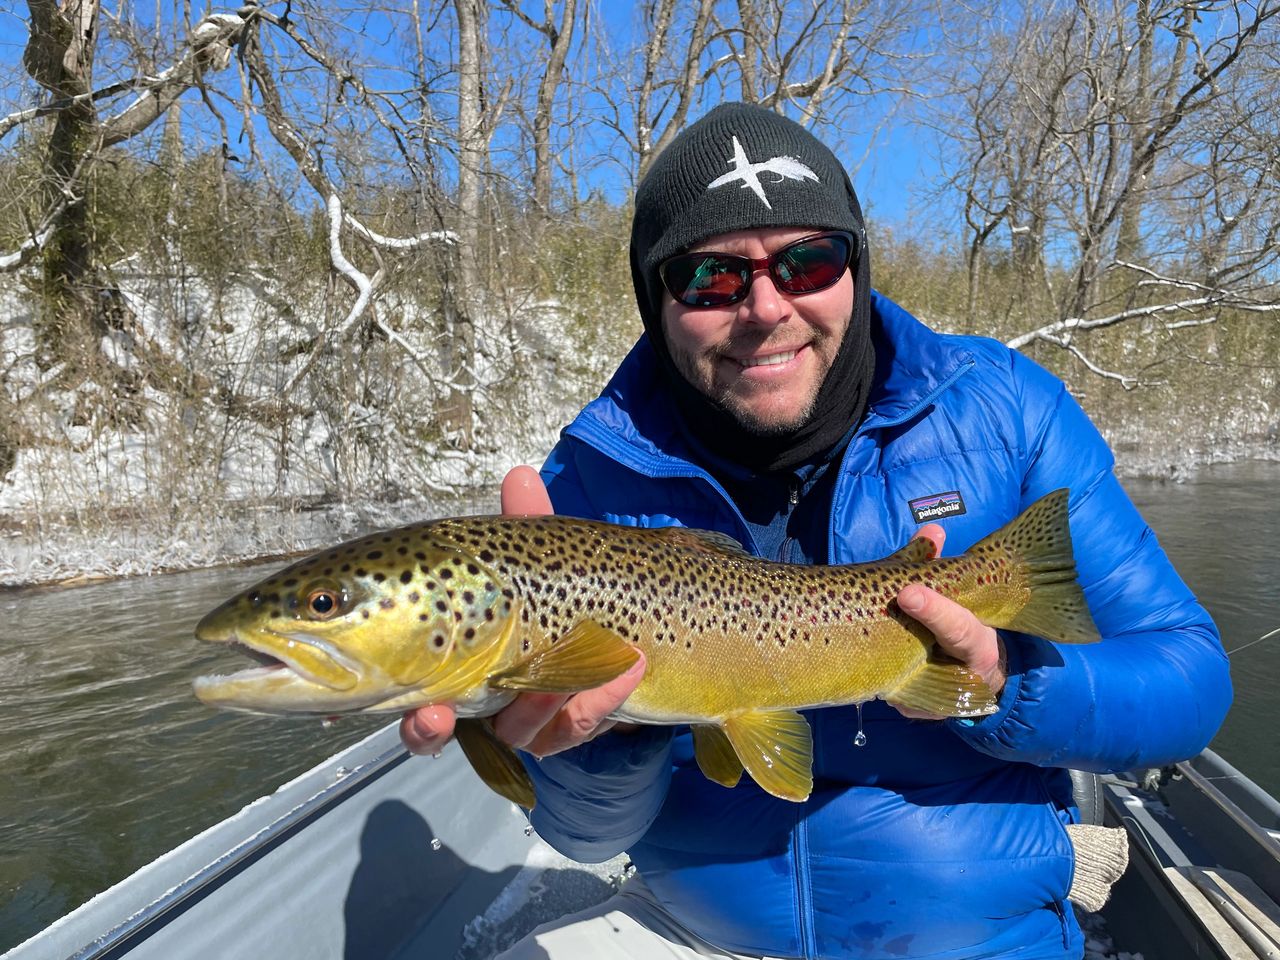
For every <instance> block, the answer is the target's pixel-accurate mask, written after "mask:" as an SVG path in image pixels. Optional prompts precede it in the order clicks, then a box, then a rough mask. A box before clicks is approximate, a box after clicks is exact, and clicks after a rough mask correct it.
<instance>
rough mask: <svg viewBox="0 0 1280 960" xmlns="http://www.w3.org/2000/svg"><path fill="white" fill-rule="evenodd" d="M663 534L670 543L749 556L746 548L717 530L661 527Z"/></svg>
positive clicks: (694, 548)
mask: <svg viewBox="0 0 1280 960" xmlns="http://www.w3.org/2000/svg"><path fill="white" fill-rule="evenodd" d="M662 532H663V535H664V536H666V537H667V539H669V540H670V541H671V542H672V543H677V544H679V545H680V546H682V547H686V548H688V549H691V550H711V551H714V552H716V553H727V554H730V555H731V556H735V557H749V556H751V554H749V553H747V551H746V548H745V547H743V546H742V544H740V543H739V542H738V541H737V540H735V539H733V537H731V536H729V535H728V534H727V533H720V532H719V531H718V530H695V529H694V528H693V527H663V528H662Z"/></svg>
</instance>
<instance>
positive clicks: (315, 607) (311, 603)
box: [307, 587, 342, 620]
mask: <svg viewBox="0 0 1280 960" xmlns="http://www.w3.org/2000/svg"><path fill="white" fill-rule="evenodd" d="M341 607H342V598H341V597H340V596H338V594H337V593H336V592H335V591H333V590H329V589H327V588H325V587H321V588H320V589H318V590H312V591H311V592H310V593H308V594H307V612H308V613H309V614H311V615H312V616H313V617H315V618H316V619H317V620H328V619H329V618H330V617H332V616H334V615H335V614H337V612H338V610H339V609H340V608H341Z"/></svg>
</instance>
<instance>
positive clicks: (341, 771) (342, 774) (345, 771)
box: [333, 767, 351, 780]
mask: <svg viewBox="0 0 1280 960" xmlns="http://www.w3.org/2000/svg"><path fill="white" fill-rule="evenodd" d="M350 772H351V768H350V767H339V768H338V769H337V770H335V771H333V775H334V776H335V777H337V778H338V779H339V780H341V779H342V778H343V777H345V776H346V775H347V774H349V773H350Z"/></svg>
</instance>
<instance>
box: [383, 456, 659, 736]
mask: <svg viewBox="0 0 1280 960" xmlns="http://www.w3.org/2000/svg"><path fill="white" fill-rule="evenodd" d="M502 512H503V513H504V514H508V515H516V516H529V515H534V516H537V515H542V514H549V513H551V512H552V510H551V499H550V498H549V497H548V496H547V488H546V487H545V486H544V485H543V483H542V480H541V478H540V477H539V476H538V474H537V471H535V470H533V469H532V468H531V467H516V468H514V469H513V470H511V472H510V473H508V474H507V476H506V478H505V479H504V480H503V481H502ZM643 676H644V657H643V656H641V658H640V660H639V661H638V662H637V663H636V664H635V666H633V667H632V668H631V669H630V670H628V671H627V672H626V673H624V674H623V675H622V676H620V677H618V678H617V679H616V680H610V681H609V682H608V683H606V684H604V686H601V687H597V688H595V689H594V690H583V691H582V692H581V693H575V694H571V695H564V694H558V693H522V694H520V695H519V696H517V697H516V698H515V700H513V701H512V702H511V703H510V704H508V705H507V706H506V707H505V708H503V709H502V710H500V711H499V712H498V713H497V714H495V716H494V718H493V729H494V732H495V733H497V735H498V737H499V738H500V739H502V740H504V741H506V742H507V743H509V744H511V746H513V747H518V748H520V749H522V750H525V751H527V752H529V753H532V754H533V755H534V756H537V757H546V756H550V755H551V754H553V753H559V752H560V751H561V750H568V749H569V748H570V747H576V746H577V745H578V744H580V743H583V742H585V741H587V740H590V739H592V738H593V737H596V736H599V735H600V734H602V733H604V732H605V731H606V730H609V729H610V728H612V727H613V726H614V723H615V721H612V720H608V719H606V718H607V717H608V716H609V714H611V713H612V712H613V711H614V710H616V709H617V708H618V707H619V706H621V704H622V702H623V701H624V700H626V699H627V697H629V696H630V695H631V691H632V690H634V689H635V688H636V686H637V685H638V684H639V683H640V679H641V677H643ZM454 719H455V718H454V712H453V709H452V708H451V707H449V706H447V705H445V704H433V705H431V706H426V707H419V708H417V709H416V710H410V711H408V712H407V713H406V714H405V715H404V717H403V719H401V721H400V739H401V741H403V743H404V745H405V747H407V748H408V750H409V752H410V753H423V754H426V753H439V752H440V751H441V750H443V749H444V746H445V744H446V743H448V742H449V739H450V737H452V736H453V723H454Z"/></svg>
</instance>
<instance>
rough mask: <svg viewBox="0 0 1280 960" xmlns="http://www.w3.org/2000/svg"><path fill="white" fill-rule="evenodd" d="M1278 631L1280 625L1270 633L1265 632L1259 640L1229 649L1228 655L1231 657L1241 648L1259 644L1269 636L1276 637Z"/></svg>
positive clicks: (1245, 648)
mask: <svg viewBox="0 0 1280 960" xmlns="http://www.w3.org/2000/svg"><path fill="white" fill-rule="evenodd" d="M1277 633H1280V627H1276V628H1275V629H1274V630H1272V631H1271V632H1270V633H1264V634H1263V635H1262V636H1260V637H1259V638H1258V639H1257V640H1250V641H1249V642H1248V643H1246V644H1244V645H1243V646H1239V647H1236V648H1235V649H1234V650H1228V651H1227V656H1228V657H1229V656H1231V655H1232V654H1233V653H1239V652H1240V651H1241V650H1248V649H1249V648H1250V647H1252V646H1256V645H1257V644H1259V643H1261V642H1262V641H1263V640H1265V639H1267V637H1274V636H1275V635H1276V634H1277Z"/></svg>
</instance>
